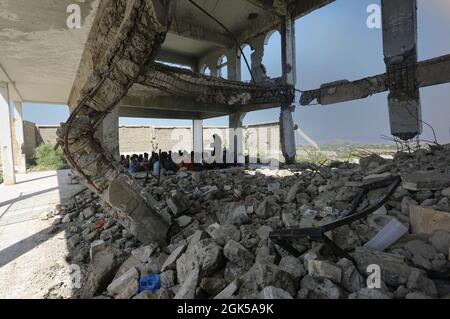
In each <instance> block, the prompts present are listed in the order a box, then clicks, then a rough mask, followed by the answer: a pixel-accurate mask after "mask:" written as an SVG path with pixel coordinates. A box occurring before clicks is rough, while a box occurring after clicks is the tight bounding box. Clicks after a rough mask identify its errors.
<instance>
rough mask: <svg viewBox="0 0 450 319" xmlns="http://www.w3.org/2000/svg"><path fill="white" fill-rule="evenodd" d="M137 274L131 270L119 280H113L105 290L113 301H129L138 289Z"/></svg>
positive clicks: (134, 270) (133, 269)
mask: <svg viewBox="0 0 450 319" xmlns="http://www.w3.org/2000/svg"><path fill="white" fill-rule="evenodd" d="M138 280H139V273H138V271H137V269H136V268H131V269H130V270H129V271H127V272H126V273H124V274H123V275H122V276H120V277H119V278H117V279H115V280H114V281H113V282H112V283H111V284H110V285H109V286H108V288H107V289H106V290H107V291H108V294H110V295H111V296H113V297H114V298H115V299H131V297H133V296H134V295H135V294H136V293H137V291H138V288H139V283H138Z"/></svg>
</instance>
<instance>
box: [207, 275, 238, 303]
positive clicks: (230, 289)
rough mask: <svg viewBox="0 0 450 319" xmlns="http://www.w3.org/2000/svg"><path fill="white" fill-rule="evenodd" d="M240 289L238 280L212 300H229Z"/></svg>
mask: <svg viewBox="0 0 450 319" xmlns="http://www.w3.org/2000/svg"><path fill="white" fill-rule="evenodd" d="M240 287H241V281H240V280H239V279H236V280H234V281H233V282H232V283H230V284H229V285H228V286H227V287H226V288H225V289H224V290H222V291H221V292H220V293H219V294H217V296H215V297H214V299H230V298H231V297H233V295H234V294H235V293H236V292H237V291H238V290H239V288H240Z"/></svg>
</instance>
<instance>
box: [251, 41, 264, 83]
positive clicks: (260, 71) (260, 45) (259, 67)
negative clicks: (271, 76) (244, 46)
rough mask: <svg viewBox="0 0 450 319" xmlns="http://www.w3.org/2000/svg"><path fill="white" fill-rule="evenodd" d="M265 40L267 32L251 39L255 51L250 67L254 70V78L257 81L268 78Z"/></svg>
mask: <svg viewBox="0 0 450 319" xmlns="http://www.w3.org/2000/svg"><path fill="white" fill-rule="evenodd" d="M265 41H266V34H262V35H260V36H258V37H256V38H253V39H252V40H251V41H250V46H251V48H252V50H253V53H252V55H251V67H250V68H251V70H252V75H253V79H254V80H255V82H257V83H258V82H262V81H264V80H266V79H267V78H268V77H267V72H266V67H265V66H264V64H263V57H264V46H265Z"/></svg>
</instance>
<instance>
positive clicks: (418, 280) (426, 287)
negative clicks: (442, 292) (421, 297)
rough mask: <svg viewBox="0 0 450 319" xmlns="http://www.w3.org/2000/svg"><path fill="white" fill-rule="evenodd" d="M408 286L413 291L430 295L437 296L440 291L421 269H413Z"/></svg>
mask: <svg viewBox="0 0 450 319" xmlns="http://www.w3.org/2000/svg"><path fill="white" fill-rule="evenodd" d="M406 287H407V288H408V289H409V290H410V291H412V292H417V291H418V292H421V293H424V294H425V295H427V296H430V297H437V295H438V292H437V289H436V285H435V284H434V282H433V281H432V280H431V279H429V278H428V277H426V276H425V275H424V273H423V272H421V271H419V270H412V271H411V274H410V275H409V278H408V283H407V285H406Z"/></svg>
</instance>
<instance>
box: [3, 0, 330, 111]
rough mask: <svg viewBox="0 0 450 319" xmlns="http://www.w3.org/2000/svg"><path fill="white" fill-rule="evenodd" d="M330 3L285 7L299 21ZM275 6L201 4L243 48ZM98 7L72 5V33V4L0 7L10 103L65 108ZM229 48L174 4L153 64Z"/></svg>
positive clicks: (223, 37) (231, 1) (216, 30)
mask: <svg viewBox="0 0 450 319" xmlns="http://www.w3.org/2000/svg"><path fill="white" fill-rule="evenodd" d="M333 1H334V0H318V1H317V0H314V1H312V0H296V1H289V3H290V5H291V8H292V11H293V12H294V13H295V17H297V18H298V17H301V16H302V15H304V14H307V13H309V12H311V11H312V10H315V9H317V8H320V7H322V6H323V5H326V4H329V3H331V2H333ZM258 2H261V3H262V4H263V5H260V4H258ZM279 2H281V1H271V0H270V1H256V0H254V1H248V0H219V1H216V0H205V1H199V4H200V5H202V6H203V7H204V8H205V10H206V11H208V12H209V13H211V14H212V15H214V16H215V17H217V18H218V19H219V20H220V21H222V22H223V23H224V24H225V25H226V26H227V27H229V29H230V31H231V32H232V33H233V35H234V36H235V37H236V38H237V39H238V41H240V42H241V43H244V42H245V40H247V39H248V38H251V37H253V36H255V35H257V34H258V33H261V32H267V31H270V29H276V28H277V26H278V25H279V23H280V18H279V17H278V16H277V15H274V14H273V10H278V9H276V6H275V5H274V4H276V3H279ZM100 3H101V1H100V0H85V1H83V2H76V4H77V5H79V6H80V13H81V28H80V29H70V28H68V26H67V23H66V22H67V18H68V17H69V15H70V13H68V12H67V8H68V6H69V5H72V4H74V1H72V0H58V1H54V0H39V1H31V0H14V1H1V2H0V12H1V14H0V43H2V45H1V46H0V65H1V67H0V81H5V82H9V83H10V95H11V99H12V100H15V101H22V102H33V103H48V104H68V100H69V95H70V92H71V89H72V86H73V83H74V80H75V78H76V75H77V70H78V66H79V64H80V61H81V57H82V54H83V50H84V48H85V47H86V46H89V42H88V34H89V31H90V30H91V28H92V26H93V22H94V19H95V16H96V15H97V12H98V7H99V4H100ZM270 7H273V8H275V9H273V10H272V9H271V8H270ZM233 45H234V43H233V39H231V38H230V37H229V35H227V34H226V32H225V31H224V30H223V29H222V28H221V27H220V26H218V25H217V23H215V22H214V21H212V20H211V19H210V18H208V17H207V16H206V15H205V14H204V13H202V12H201V11H199V10H198V9H197V8H195V7H194V6H193V5H192V4H191V3H189V1H188V0H178V1H177V11H176V19H175V21H174V23H173V24H172V26H171V29H170V30H169V33H168V35H167V38H166V41H165V43H164V44H163V48H162V50H161V52H160V54H159V56H158V58H157V60H159V61H166V62H170V63H176V64H185V65H189V66H192V65H195V64H197V62H198V60H199V59H200V58H201V57H202V56H203V55H205V54H207V53H208V52H211V51H213V50H216V49H220V48H229V47H230V46H233Z"/></svg>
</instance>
